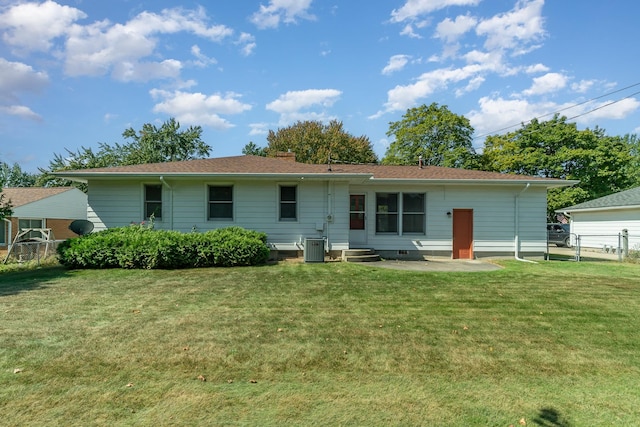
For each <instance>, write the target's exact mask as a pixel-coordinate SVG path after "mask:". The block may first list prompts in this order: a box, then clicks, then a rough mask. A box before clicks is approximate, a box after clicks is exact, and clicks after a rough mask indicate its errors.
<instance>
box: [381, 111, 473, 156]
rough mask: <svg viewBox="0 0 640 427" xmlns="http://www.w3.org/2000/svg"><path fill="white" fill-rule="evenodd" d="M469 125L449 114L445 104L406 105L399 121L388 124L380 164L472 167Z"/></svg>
mask: <svg viewBox="0 0 640 427" xmlns="http://www.w3.org/2000/svg"><path fill="white" fill-rule="evenodd" d="M472 135H473V127H472V126H471V123H470V122H469V120H468V119H467V118H466V117H464V116H460V115H457V114H454V113H452V112H451V111H450V110H449V108H448V107H447V106H446V105H442V106H440V105H438V104H437V103H435V102H434V103H432V104H431V105H421V106H420V107H416V108H410V109H408V110H407V112H406V113H405V114H404V115H403V116H402V120H399V121H397V122H391V123H389V131H388V132H387V136H389V137H391V136H393V137H394V141H393V142H391V144H390V145H389V148H388V149H387V152H386V153H385V156H384V158H383V159H382V163H383V164H389V165H412V164H417V162H418V158H419V157H420V156H422V161H423V164H424V165H427V166H445V167H453V168H474V167H475V166H476V159H477V155H476V152H475V150H474V148H473V137H472Z"/></svg>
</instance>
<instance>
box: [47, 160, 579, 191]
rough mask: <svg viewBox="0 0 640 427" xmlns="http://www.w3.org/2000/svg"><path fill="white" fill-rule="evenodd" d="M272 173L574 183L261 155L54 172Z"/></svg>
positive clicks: (85, 175)
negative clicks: (309, 160) (312, 162)
mask: <svg viewBox="0 0 640 427" xmlns="http://www.w3.org/2000/svg"><path fill="white" fill-rule="evenodd" d="M224 174H230V175H246V176H250V175H271V174H276V175H277V174H284V175H287V174H307V175H308V174H311V175H324V176H326V177H339V176H340V175H362V176H363V177H367V178H368V177H373V179H380V180H386V179H392V180H396V179H397V180H452V181H455V180H463V181H466V180H488V181H492V180H493V181H496V180H500V181H505V180H507V181H541V182H543V181H544V182H549V181H557V183H558V184H560V183H565V184H571V183H572V182H567V181H563V180H554V179H548V178H540V177H532V176H525V175H514V174H502V173H497V172H485V171H478V170H467V169H456V168H444V167H436V166H424V167H422V168H420V167H418V165H417V163H416V165H415V166H389V165H372V164H368V165H351V164H332V165H331V167H330V168H329V167H328V165H326V164H306V163H297V162H293V161H291V160H285V159H281V158H273V157H260V156H250V155H249V156H233V157H220V158H211V159H196V160H188V161H180V162H168V163H152V164H141V165H131V166H117V167H110V168H96V169H85V170H75V171H66V172H58V173H55V174H54V175H58V176H60V177H68V178H74V177H75V178H80V177H82V178H90V177H98V176H126V175H167V176H169V175H224Z"/></svg>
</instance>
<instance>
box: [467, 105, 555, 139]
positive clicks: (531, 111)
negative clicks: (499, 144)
mask: <svg viewBox="0 0 640 427" xmlns="http://www.w3.org/2000/svg"><path fill="white" fill-rule="evenodd" d="M478 104H479V107H480V109H479V110H472V111H471V112H469V113H467V114H465V116H466V117H467V118H468V119H469V122H471V126H473V128H474V129H475V131H476V134H477V135H483V134H487V133H490V132H498V131H501V130H502V129H504V128H506V127H509V129H506V130H504V132H511V131H513V130H514V129H516V128H518V127H519V126H520V124H521V123H526V122H528V121H530V120H531V119H533V118H534V117H540V116H543V115H545V114H548V113H549V112H552V111H557V109H558V108H561V107H559V106H558V105H557V104H555V103H549V102H545V103H536V104H534V103H530V102H529V101H527V100H525V99H504V98H502V97H497V98H491V97H487V96H485V97H482V98H480V99H479V100H478ZM501 133H502V132H501Z"/></svg>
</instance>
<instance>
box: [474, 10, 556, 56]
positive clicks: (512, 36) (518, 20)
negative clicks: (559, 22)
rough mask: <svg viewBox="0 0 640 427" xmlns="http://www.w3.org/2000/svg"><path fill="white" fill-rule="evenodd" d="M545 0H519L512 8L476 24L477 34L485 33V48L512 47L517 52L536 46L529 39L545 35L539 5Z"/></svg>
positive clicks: (503, 48)
mask: <svg viewBox="0 0 640 427" xmlns="http://www.w3.org/2000/svg"><path fill="white" fill-rule="evenodd" d="M543 5H544V0H530V1H526V0H519V1H518V2H517V3H516V6H515V8H514V9H513V10H511V11H509V12H507V13H502V14H499V15H496V16H494V17H492V18H489V19H486V20H482V21H481V22H480V23H479V24H478V26H477V27H476V33H477V34H478V35H479V36H486V38H487V39H486V41H485V43H484V46H485V48H486V49H488V50H495V49H500V50H513V51H514V52H515V53H517V54H521V53H523V52H527V51H528V50H530V49H533V48H535V47H536V46H535V45H532V44H531V43H534V42H537V41H539V40H541V39H542V38H544V36H545V35H546V32H545V30H544V28H543V24H544V19H543V18H542V6H543Z"/></svg>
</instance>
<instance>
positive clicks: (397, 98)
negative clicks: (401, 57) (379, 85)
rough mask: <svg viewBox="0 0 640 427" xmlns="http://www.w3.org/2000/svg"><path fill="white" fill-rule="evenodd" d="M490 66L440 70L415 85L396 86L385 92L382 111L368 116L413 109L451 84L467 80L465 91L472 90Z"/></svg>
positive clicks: (429, 74) (375, 116)
mask: <svg viewBox="0 0 640 427" xmlns="http://www.w3.org/2000/svg"><path fill="white" fill-rule="evenodd" d="M492 67H493V65H491V64H470V65H466V66H464V67H462V68H441V69H437V70H433V71H429V72H427V73H424V74H422V75H421V76H420V77H418V78H417V80H416V82H415V83H412V84H409V85H398V86H396V87H394V88H393V89H391V90H389V91H388V92H387V102H386V103H385V105H384V109H383V110H381V111H378V112H377V113H376V114H374V115H372V116H370V117H369V118H370V119H377V118H379V117H381V116H382V115H383V114H385V113H389V112H394V111H404V110H406V109H408V108H411V107H414V106H415V105H416V104H417V103H418V102H419V101H420V100H421V99H424V98H427V97H429V96H430V95H432V94H433V93H434V92H436V91H438V90H442V89H446V88H447V87H448V85H450V84H452V83H459V82H461V81H465V80H469V81H470V83H468V84H467V88H466V89H467V90H473V89H474V88H475V87H478V86H479V85H480V84H481V83H482V82H483V79H482V76H481V74H482V73H484V72H486V71H487V70H490V69H491V68H492Z"/></svg>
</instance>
